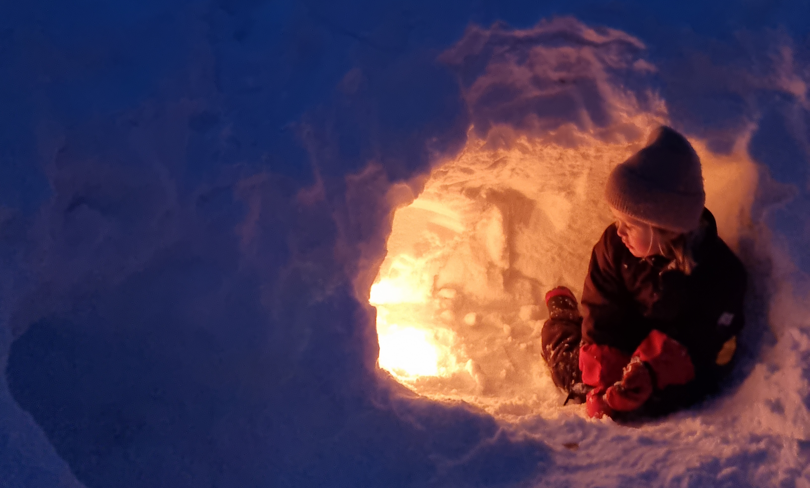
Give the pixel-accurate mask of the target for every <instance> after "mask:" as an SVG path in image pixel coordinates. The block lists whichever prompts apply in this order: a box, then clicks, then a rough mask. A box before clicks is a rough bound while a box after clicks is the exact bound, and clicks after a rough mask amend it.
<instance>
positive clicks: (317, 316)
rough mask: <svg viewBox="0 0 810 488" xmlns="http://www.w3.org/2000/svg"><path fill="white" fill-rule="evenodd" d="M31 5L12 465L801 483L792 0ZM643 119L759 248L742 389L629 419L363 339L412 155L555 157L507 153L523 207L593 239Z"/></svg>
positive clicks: (7, 224) (70, 482) (23, 42)
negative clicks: (603, 416)
mask: <svg viewBox="0 0 810 488" xmlns="http://www.w3.org/2000/svg"><path fill="white" fill-rule="evenodd" d="M45 6H46V5H45V4H38V3H36V2H32V3H30V4H25V5H13V6H12V5H5V6H3V7H2V10H3V14H4V15H2V16H0V19H2V20H0V61H1V62H0V66H4V67H5V68H4V69H3V71H2V72H0V84H2V85H1V86H2V90H0V97H2V107H3V116H2V117H0V127H2V130H0V190H1V191H0V203H2V207H1V210H2V212H1V213H0V216H1V217H2V218H1V219H0V225H1V226H0V229H1V230H2V236H3V238H2V241H0V245H1V246H2V247H1V248H0V253H1V254H0V255H1V256H2V266H3V273H2V293H3V295H2V296H3V299H2V300H1V301H0V317H2V327H0V337H2V341H0V352H2V354H0V358H2V363H4V364H7V367H6V375H5V380H4V381H5V382H4V383H3V385H0V386H2V388H0V409H1V410H0V412H2V415H0V433H2V436H0V438H2V439H3V443H4V445H3V449H2V450H0V479H2V481H3V483H4V485H5V486H14V487H17V486H25V487H34V486H48V487H51V486H81V485H80V482H81V484H84V486H88V487H96V486H99V487H101V486H128V487H129V486H132V487H137V486H144V487H161V486H167V487H169V486H171V487H177V486H194V487H197V486H239V487H250V486H256V487H260V486H386V487H394V486H582V485H594V486H617V485H650V486H655V485H665V486H768V485H783V486H809V485H808V483H807V478H808V475H809V473H808V471H807V468H806V467H805V466H806V465H807V464H808V463H807V461H808V458H809V457H810V432H808V429H810V420H809V419H808V408H809V407H810V391H809V390H808V381H810V369H809V368H808V364H810V361H809V360H810V327H808V319H807V317H808V314H807V308H808V305H807V303H808V298H810V287H808V281H807V273H808V272H810V261H808V257H807V253H806V251H805V249H807V245H808V241H810V228H809V227H808V225H810V224H808V219H807V217H806V215H809V214H808V210H810V198H809V197H810V187H809V186H808V171H807V169H808V163H809V162H810V158H809V157H808V156H810V146H809V144H808V140H810V137H808V125H807V124H808V122H809V121H810V117H808V114H809V113H810V104H808V100H807V82H808V78H809V76H808V66H810V63H808V53H807V46H806V44H802V42H804V41H803V38H802V37H801V36H802V35H806V34H805V33H804V32H800V33H797V32H796V30H795V26H794V27H790V26H791V25H792V24H791V22H792V21H793V22H796V21H795V20H793V19H801V18H806V17H803V15H804V14H806V12H804V11H803V10H802V7H785V8H784V9H782V10H780V11H773V10H767V9H766V10H767V11H763V12H760V11H752V10H751V9H747V10H746V9H743V8H741V9H740V10H739V12H738V13H736V14H734V15H738V17H734V19H736V21H737V22H740V23H744V24H746V25H749V24H750V25H751V27H749V28H747V29H746V28H740V27H739V25H728V24H723V23H721V22H719V20H718V19H719V18H721V17H722V18H725V17H726V15H727V12H725V11H723V10H722V9H720V10H718V11H717V12H715V13H711V12H710V13H707V14H706V15H707V17H706V19H703V20H701V22H699V23H696V24H694V25H693V26H692V28H691V29H688V28H685V27H684V24H683V23H682V21H683V17H678V16H677V15H676V16H672V15H670V14H671V12H651V11H646V12H645V11H644V10H643V9H641V10H633V9H631V10H632V12H622V11H621V7H617V8H618V9H619V11H610V10H609V9H606V10H598V9H597V10H596V11H594V9H592V8H585V7H587V6H578V5H573V6H570V7H567V8H568V9H570V10H566V11H561V10H560V9H557V8H554V7H547V8H548V9H549V10H548V11H541V10H537V8H539V7H529V6H523V7H521V8H518V7H514V9H512V10H510V9H503V10H499V8H498V7H494V6H489V5H486V4H480V5H478V6H477V7H475V8H474V9H472V10H470V9H469V8H467V7H465V6H462V5H455V4H454V5H447V6H435V5H428V4H424V5H422V4H412V5H404V4H403V5H397V6H390V5H388V6H385V7H381V6H377V5H358V6H356V7H354V8H352V9H348V8H346V9H345V10H344V7H335V6H330V5H326V4H316V3H311V4H309V3H308V4H293V3H283V2H282V3H272V4H271V3H265V2H258V1H257V2H238V1H221V2H215V3H208V2H204V3H197V2H179V3H175V4H164V3H157V2H155V3H149V2H131V3H130V2H123V3H121V4H120V5H117V7H116V8H115V9H111V8H108V7H104V6H100V5H95V4H89V3H88V4H80V5H75V6H71V7H60V6H58V5H50V6H47V8H42V7H45ZM639 8H640V7H639ZM577 10H581V11H582V13H578V12H577ZM347 11H352V12H356V11H363V15H356V14H349V13H347ZM686 11H687V14H688V12H689V9H688V8H686ZM554 13H573V14H578V17H579V18H580V19H583V20H584V21H585V22H586V23H583V22H582V21H580V20H575V19H574V18H571V17H567V18H557V19H555V20H550V21H543V22H541V23H540V24H537V25H535V24H536V23H537V21H538V20H539V19H541V18H543V17H548V16H550V15H551V14H554ZM625 14H629V15H625ZM712 15H715V17H714V19H715V20H716V21H717V22H716V23H715V24H713V23H712V20H711V19H712V18H713V17H712ZM527 16H528V17H531V21H530V22H527V20H526V18H525V17H527ZM651 18H653V19H655V18H659V19H660V18H666V19H668V23H663V24H661V23H656V22H650V19H651ZM761 18H765V19H768V20H769V21H772V22H777V21H778V22H780V23H781V24H782V25H785V26H788V27H784V28H782V29H770V28H768V27H767V25H766V24H764V23H763V22H760V21H755V20H753V19H761ZM497 19H508V20H510V21H512V22H513V23H514V24H516V25H521V26H523V27H522V28H511V27H508V26H506V25H504V24H493V21H494V20H497ZM470 20H473V21H475V22H474V24H473V25H469V24H470ZM476 24H478V25H488V26H489V25H491V26H492V27H484V28H482V27H477V26H476ZM732 24H733V23H732ZM601 25H612V26H613V27H616V28H621V29H622V30H614V29H608V28H604V27H599V26H601ZM532 26H534V27H532ZM791 29H793V30H791ZM626 32H633V35H631V34H628V33H626ZM732 33H733V34H732ZM673 38H677V39H679V40H680V41H681V42H679V43H676V44H677V47H672V44H673V43H672V39H673ZM660 121H667V122H669V123H671V124H673V125H674V126H675V127H676V128H678V129H680V130H683V131H684V132H685V133H686V134H688V135H689V136H690V137H692V138H693V140H695V144H696V147H697V148H698V151H699V152H700V154H701V157H702V158H703V160H704V162H705V163H706V168H705V169H706V180H707V191H708V192H709V205H710V208H712V210H713V211H715V213H716V214H718V216H719V217H720V225H721V232H722V233H723V235H724V237H725V238H727V239H729V241H730V242H731V243H732V244H733V245H734V246H735V249H736V250H737V251H738V252H739V254H740V255H741V257H742V258H743V259H744V260H745V262H746V263H747V265H748V266H749V269H750V271H751V273H752V277H754V278H755V279H754V280H752V281H753V284H752V287H751V295H750V299H751V305H750V307H749V308H750V313H749V318H750V322H749V324H748V327H747V330H746V337H745V338H744V340H743V341H742V342H743V346H744V347H743V348H742V350H741V354H743V356H744V357H743V360H742V361H741V364H740V367H739V371H738V375H737V378H736V379H735V381H734V384H732V385H730V386H729V389H728V391H726V392H724V394H723V395H722V396H721V397H719V398H716V399H712V400H711V401H709V402H707V403H706V404H705V405H702V406H700V407H699V408H695V409H693V410H690V411H687V412H681V413H678V414H676V415H673V416H671V417H669V418H667V419H664V420H662V421H659V422H654V423H651V424H649V425H646V426H643V427H640V428H635V429H630V428H627V427H621V426H617V425H615V424H613V423H612V422H610V421H607V420H606V421H600V422H596V421H589V420H587V419H585V418H583V416H582V415H581V411H579V410H577V409H576V408H573V409H568V410H560V409H558V408H556V409H555V408H552V407H553V405H552V403H553V402H551V401H549V402H547V404H541V405H537V404H531V403H530V402H529V408H525V406H524V407H521V408H520V409H507V410H506V411H503V412H502V413H507V414H509V418H504V417H503V416H496V417H494V416H491V415H490V414H488V413H487V411H485V410H481V409H479V408H477V407H475V406H474V405H470V404H466V403H461V402H453V403H439V402H435V401H430V400H427V399H424V398H419V397H416V396H414V395H413V394H411V393H410V392H409V391H408V390H406V389H405V388H404V387H402V386H400V385H399V384H397V383H396V382H395V381H394V380H393V379H392V378H391V377H390V376H389V375H387V374H385V373H382V372H380V371H379V370H378V369H377V368H376V360H377V354H378V345H377V336H376V333H375V327H374V324H375V309H374V308H373V307H371V306H370V305H369V304H368V303H367V302H366V300H367V298H368V293H369V290H370V287H371V284H372V282H373V280H374V278H375V277H376V275H377V273H378V272H379V270H380V266H381V265H382V263H383V261H384V258H385V251H386V240H387V238H388V236H389V234H390V233H391V228H392V222H393V218H394V211H395V210H396V209H397V208H400V207H403V206H405V205H408V204H409V203H411V202H412V201H413V200H414V199H415V198H416V197H417V196H419V195H420V193H421V192H422V191H423V190H425V189H426V188H429V187H430V181H431V179H430V175H431V171H442V169H443V170H444V171H452V169H453V168H457V169H459V170H461V169H462V168H467V169H469V168H471V167H472V168H474V169H475V171H474V174H478V172H479V171H480V174H479V177H480V176H481V175H483V174H486V173H484V171H485V170H486V169H487V164H486V163H488V162H489V160H490V159H492V158H494V157H496V156H497V155H498V154H501V155H503V154H506V155H507V156H511V159H509V158H507V159H509V161H510V163H509V164H510V165H511V166H509V165H506V166H507V167H510V168H513V169H521V168H524V169H526V168H527V171H528V170H531V171H539V172H540V173H543V172H544V171H548V170H550V169H551V168H556V169H558V170H559V171H560V173H559V174H558V173H555V174H554V175H549V176H550V177H549V178H548V181H543V182H538V184H541V183H542V184H543V185H552V186H554V185H558V187H557V188H555V189H553V190H554V191H551V190H548V187H544V188H546V189H547V191H546V192H545V195H546V196H539V195H535V196H532V195H531V191H537V188H539V187H536V186H534V185H531V181H526V178H524V180H523V181H522V182H521V183H522V185H523V190H522V193H523V194H529V197H526V198H527V199H528V200H529V208H533V210H532V212H529V213H530V215H535V216H536V217H535V218H536V219H539V222H540V224H539V225H538V228H536V229H534V230H533V231H532V232H534V233H539V234H543V232H542V231H546V232H548V231H550V230H554V231H555V234H554V235H555V236H556V238H559V237H560V236H564V235H565V233H566V231H568V230H573V229H578V231H577V234H576V235H575V236H572V238H573V239H578V240H582V242H578V241H576V243H575V244H576V245H575V246H574V247H573V248H572V249H579V248H580V247H581V248H582V249H586V248H587V242H585V241H586V240H587V239H585V238H584V237H583V236H584V235H585V234H587V232H585V231H582V232H580V230H581V229H579V228H578V227H577V226H582V227H583V228H584V229H588V230H590V231H592V232H593V233H597V230H598V228H599V227H600V226H601V225H603V224H604V223H605V221H604V220H605V216H604V215H605V214H604V208H601V207H599V203H598V195H594V194H593V192H591V191H590V190H592V189H595V188H597V187H598V181H599V179H600V178H604V175H605V174H606V172H607V171H608V166H609V165H612V164H616V163H617V162H619V161H617V160H614V157H620V155H622V154H624V155H628V154H630V153H632V151H633V150H634V149H635V148H637V147H638V146H639V144H641V143H642V139H643V137H644V135H645V133H646V131H647V130H648V129H649V127H650V125H652V124H654V123H657V122H660ZM499 152H500V153H499ZM518 156H519V157H518ZM465 157H466V158H467V159H465ZM521 158H522V159H521ZM471 161H472V163H475V164H478V165H479V166H476V165H475V164H469V163H470V162H471ZM495 161H497V159H496V160H495ZM548 161H554V164H549V163H547V162H548ZM583 168H588V169H589V171H590V173H588V174H590V175H591V176H589V178H591V180H589V182H587V184H585V185H584V186H583V188H585V190H583V191H581V192H577V191H575V189H576V188H577V186H576V185H577V181H579V180H577V179H576V178H575V179H574V180H573V181H570V180H569V179H568V177H569V176H577V177H582V169H583ZM566 171H569V172H568V173H567V172H566ZM434 174H435V173H434ZM600 175H601V176H600ZM529 176H531V177H537V176H538V175H537V174H531V173H530V174H529ZM507 180H508V181H514V179H513V178H511V177H510V178H507ZM497 181H498V180H497V178H495V179H492V180H490V181H489V182H483V183H482V185H484V184H485V183H486V184H492V185H494V183H497ZM532 189H534V190H532ZM513 190H514V191H516V190H515V189H514V188H513ZM577 198H580V199H581V200H584V201H586V202H589V203H588V205H593V206H594V212H593V214H592V215H590V216H588V215H585V216H580V215H578V214H574V215H571V216H568V217H567V218H563V213H564V212H562V211H555V212H548V216H547V218H545V219H544V218H541V217H542V216H543V215H546V214H545V213H543V209H546V210H549V209H552V208H553V209H555V210H561V208H563V207H566V205H569V204H570V205H574V204H577V205H580V203H577ZM544 199H545V200H544ZM563 202H568V203H563ZM524 203H525V202H524ZM555 222H556V224H555ZM557 224H560V225H557ZM538 231H540V232H538ZM524 235H525V236H531V235H533V234H532V233H529V234H525V233H524ZM542 237H543V236H542V235H540V236H538V239H537V241H536V242H537V246H544V245H547V244H544V243H545V242H548V241H544V240H543V239H542ZM555 242H557V241H552V244H553V243H555ZM556 245H557V246H559V245H560V244H559V243H558V244H556ZM547 251H548V250H543V251H542V252H541V251H537V252H536V254H535V255H534V256H535V257H536V256H548V255H550V253H549V252H547ZM522 256H523V258H524V261H523V263H524V265H523V266H522V268H521V270H522V272H523V273H525V274H532V275H535V274H536V276H534V278H536V279H539V277H541V276H542V277H543V279H545V280H549V281H553V280H555V279H557V278H559V277H563V279H564V280H565V279H567V278H566V277H567V276H568V275H569V274H570V276H571V278H570V279H571V281H572V282H571V284H572V285H574V286H576V280H575V276H576V275H577V274H579V271H577V267H579V268H580V270H581V267H582V265H583V264H582V263H583V261H584V258H583V259H582V260H580V258H579V257H577V256H579V253H578V252H571V253H570V256H569V255H563V257H561V258H560V259H561V261H560V262H559V263H557V264H556V268H549V266H548V264H549V263H548V262H547V261H543V260H542V259H532V254H531V252H529V253H525V252H524V253H523V254H522ZM569 268H570V269H569ZM549 269H556V270H557V274H556V275H555V274H554V273H552V272H549V271H548V270H549ZM544 273H549V274H548V275H547V276H546V275H544ZM566 273H568V274H566ZM540 281H542V280H540ZM542 284H543V285H545V284H546V283H545V282H543V283H542ZM537 361H540V359H539V357H538V358H537ZM496 413H497V412H496Z"/></svg>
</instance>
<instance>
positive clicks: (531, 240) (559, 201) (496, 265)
mask: <svg viewBox="0 0 810 488" xmlns="http://www.w3.org/2000/svg"><path fill="white" fill-rule="evenodd" d="M651 127H652V126H650V128H651ZM642 139H643V138H642ZM642 142H643V140H639V141H634V142H632V143H621V144H619V143H617V144H607V143H604V142H600V141H598V140H595V139H593V140H591V141H590V142H588V143H583V144H580V145H579V146H578V147H574V148H572V147H563V146H559V145H555V144H549V143H547V142H540V141H536V140H532V139H529V138H527V137H522V138H519V139H517V140H516V141H514V142H513V143H512V144H509V145H508V147H505V148H497V149H490V148H488V146H487V145H486V144H485V143H483V142H482V141H476V140H471V141H470V142H469V143H468V145H467V147H466V149H465V150H464V151H463V152H462V153H461V154H460V156H459V157H458V158H456V159H455V160H453V161H450V162H448V163H446V164H444V165H443V166H442V167H440V168H438V169H436V170H435V171H433V173H432V174H431V175H430V178H429V180H428V181H427V183H426V185H425V188H424V191H423V192H422V193H421V194H420V195H419V197H418V198H416V199H415V200H414V201H413V203H411V204H410V205H408V206H406V207H403V208H400V209H399V210H397V211H396V213H395V215H394V220H393V228H392V231H391V234H390V236H389V239H388V246H387V247H388V253H387V255H386V258H385V260H384V262H383V263H382V265H381V267H380V271H379V274H378V275H377V278H376V280H375V281H374V284H373V285H372V287H371V290H370V298H369V302H370V303H371V304H372V305H374V306H375V307H376V308H377V323H376V326H377V334H378V338H379V346H380V355H379V360H378V364H379V366H380V368H383V369H385V370H387V371H389V372H390V373H391V374H392V375H393V376H394V378H396V379H397V380H398V381H399V382H401V383H403V384H404V385H406V386H407V387H408V388H410V389H412V390H413V391H415V392H417V393H419V394H421V395H424V396H427V397H431V398H436V399H457V400H463V401H466V402H469V403H472V404H475V405H477V406H479V407H482V408H484V409H485V410H487V411H489V412H490V413H493V414H502V415H524V414H527V413H550V412H554V411H557V410H558V408H559V407H560V405H561V403H562V399H563V394H562V393H560V392H559V390H557V389H556V388H555V387H554V385H553V383H552V381H551V378H550V376H549V374H548V371H547V369H546V366H545V363H544V362H543V360H542V358H541V356H540V331H541V328H542V324H543V322H544V320H545V319H546V318H547V311H546V308H545V306H544V303H543V295H544V293H545V292H546V291H547V290H549V289H551V288H552V287H554V286H557V285H565V286H568V287H570V288H571V289H572V290H573V291H574V293H575V294H577V296H579V295H580V293H581V290H582V284H583V281H584V278H585V274H586V272H587V267H588V262H589V259H590V254H591V249H592V247H593V245H594V243H595V242H596V241H597V240H598V238H599V236H600V235H601V233H602V232H603V231H604V229H605V227H606V226H607V225H609V223H610V222H611V220H612V217H611V214H610V211H609V209H608V207H607V205H606V204H605V203H604V202H603V197H602V195H603V188H604V184H605V181H606V178H607V176H608V174H609V172H610V170H611V169H612V168H613V166H615V165H616V164H618V163H620V162H622V161H624V160H625V159H626V158H627V157H628V156H629V155H630V154H631V153H632V152H634V151H635V150H637V149H638V147H639V145H640V144H641V143H642ZM693 143H694V145H695V148H696V150H698V152H699V154H700V155H701V157H702V160H703V167H704V177H705V179H706V187H707V202H708V203H707V206H708V207H709V208H710V209H711V210H712V211H713V212H714V213H715V215H716V217H717V219H718V223H719V226H720V229H721V232H722V234H723V237H724V238H725V239H726V241H727V242H729V244H730V245H731V246H732V247H735V246H736V245H737V240H738V236H739V234H740V231H741V229H742V226H743V225H744V224H745V222H747V218H748V217H747V215H748V214H747V212H748V208H749V206H750V201H749V200H750V198H751V195H752V194H753V191H751V190H752V189H753V188H754V185H756V177H755V172H754V171H753V165H752V164H750V162H748V158H747V157H746V156H745V151H744V149H742V148H744V142H742V143H741V144H740V147H741V151H736V152H735V153H734V154H732V155H730V156H724V157H720V156H716V155H713V154H711V153H710V152H709V151H708V150H706V148H705V146H704V145H702V144H701V143H700V141H697V140H695V139H694V138H693Z"/></svg>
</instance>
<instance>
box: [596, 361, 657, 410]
mask: <svg viewBox="0 0 810 488" xmlns="http://www.w3.org/2000/svg"><path fill="white" fill-rule="evenodd" d="M652 392H653V384H652V375H650V371H649V370H648V369H647V366H645V365H644V363H643V362H642V361H641V359H639V358H638V356H636V357H633V359H631V360H630V363H628V364H627V366H625V367H624V374H623V375H622V379H621V381H618V382H616V383H615V384H614V385H613V386H611V387H610V388H608V389H607V391H606V392H605V402H606V403H607V405H608V406H609V407H610V408H612V409H613V410H617V411H620V412H629V411H632V410H635V409H637V408H639V407H640V406H642V405H643V404H644V402H646V401H647V399H648V398H650V395H652Z"/></svg>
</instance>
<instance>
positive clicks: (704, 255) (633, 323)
mask: <svg viewBox="0 0 810 488" xmlns="http://www.w3.org/2000/svg"><path fill="white" fill-rule="evenodd" d="M701 228H702V238H701V240H700V241H699V243H698V245H697V247H696V249H695V252H694V257H695V260H696V262H697V266H696V267H695V268H694V270H693V271H692V273H691V274H690V275H688V276H687V275H685V274H684V273H683V272H681V271H679V270H675V269H669V268H668V265H669V264H670V261H669V260H667V259H666V258H664V257H661V256H654V257H652V258H645V259H640V258H636V257H634V256H633V255H632V254H631V253H630V251H629V250H628V249H627V247H626V246H625V245H624V244H623V243H622V240H621V238H620V237H619V235H618V234H617V233H616V226H615V224H614V225H611V226H610V227H608V228H607V230H606V231H605V233H604V234H603V235H602V238H601V239H600V240H599V242H598V243H597V244H596V246H594V249H593V254H592V256H591V263H590V268H589V271H588V276H587V278H586V280H585V287H584V290H583V295H582V305H583V308H584V311H585V313H584V318H583V322H582V348H581V350H580V357H579V365H580V369H581V370H582V377H583V381H584V382H585V383H586V384H590V385H591V386H596V387H599V386H610V385H611V384H612V383H613V382H615V381H617V380H618V379H619V378H621V368H622V367H623V366H624V365H626V364H627V361H628V360H629V359H630V357H631V356H633V355H641V356H642V359H643V360H644V361H647V362H649V363H651V364H652V366H653V367H652V370H653V374H654V375H655V376H656V377H657V379H658V381H657V383H658V385H657V386H659V387H660V389H659V391H657V393H656V395H655V399H656V400H655V401H659V402H663V403H665V404H667V407H673V408H674V407H675V406H676V405H675V404H676V403H677V404H680V405H685V404H689V403H692V402H693V401H695V400H697V399H698V398H700V397H701V396H702V395H704V394H705V393H707V392H709V391H711V390H712V389H714V387H715V386H716V383H717V380H718V379H719V378H720V377H721V376H722V375H723V374H724V373H725V371H726V370H727V368H728V367H729V366H728V362H729V359H730V357H731V353H733V350H734V344H735V339H734V338H735V337H736V335H737V334H738V333H739V331H740V329H741V328H742V326H743V321H744V318H743V298H744V294H745V289H746V272H745V269H744V267H743V265H742V263H741V262H740V260H739V259H738V258H737V257H736V256H735V255H734V253H733V252H732V251H731V250H730V249H729V248H728V246H727V245H726V244H725V243H724V242H723V240H722V239H720V237H719V236H718V235H717V224H716V222H715V219H714V216H712V214H711V213H710V212H709V211H708V210H704V212H703V216H702V225H701ZM654 330H655V331H659V332H660V333H663V334H660V333H653V331H654ZM673 339H674V341H672V340H673ZM721 351H723V352H722V354H721ZM656 357H657V359H656ZM651 358H652V359H651ZM655 401H653V402H652V403H655Z"/></svg>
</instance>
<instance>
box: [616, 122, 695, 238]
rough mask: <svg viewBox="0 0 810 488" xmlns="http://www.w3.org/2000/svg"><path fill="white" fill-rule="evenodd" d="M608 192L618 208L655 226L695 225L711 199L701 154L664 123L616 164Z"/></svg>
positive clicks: (680, 227)
mask: <svg viewBox="0 0 810 488" xmlns="http://www.w3.org/2000/svg"><path fill="white" fill-rule="evenodd" d="M605 197H606V198H607V201H608V203H609V204H610V206H611V207H613V208H615V209H616V210H618V211H619V212H621V213H624V214H627V215H629V216H631V217H635V218H636V219H638V220H641V221H643V222H647V223H648V224H650V225H653V226H655V227H660V228H663V229H667V230H673V231H678V232H689V231H692V230H694V229H696V228H697V227H698V225H699V223H700V216H701V214H702V213H703V205H704V204H705V203H706V194H705V193H704V191H703V174H702V172H701V170H700V158H698V155H697V153H696V152H695V150H694V149H692V145H691V144H689V141H687V140H686V138H685V137H684V136H682V135H681V134H680V133H678V132H677V131H675V130H674V129H672V128H670V127H666V126H661V127H659V128H657V129H656V130H654V131H653V133H652V134H650V137H649V138H648V139H647V145H646V147H644V148H643V149H642V150H640V151H639V152H637V153H635V154H633V155H632V156H631V157H630V159H628V160H627V161H625V162H623V163H622V164H620V165H618V166H616V167H615V168H613V171H612V172H611V173H610V176H609V177H608V182H607V188H606V189H605Z"/></svg>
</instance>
